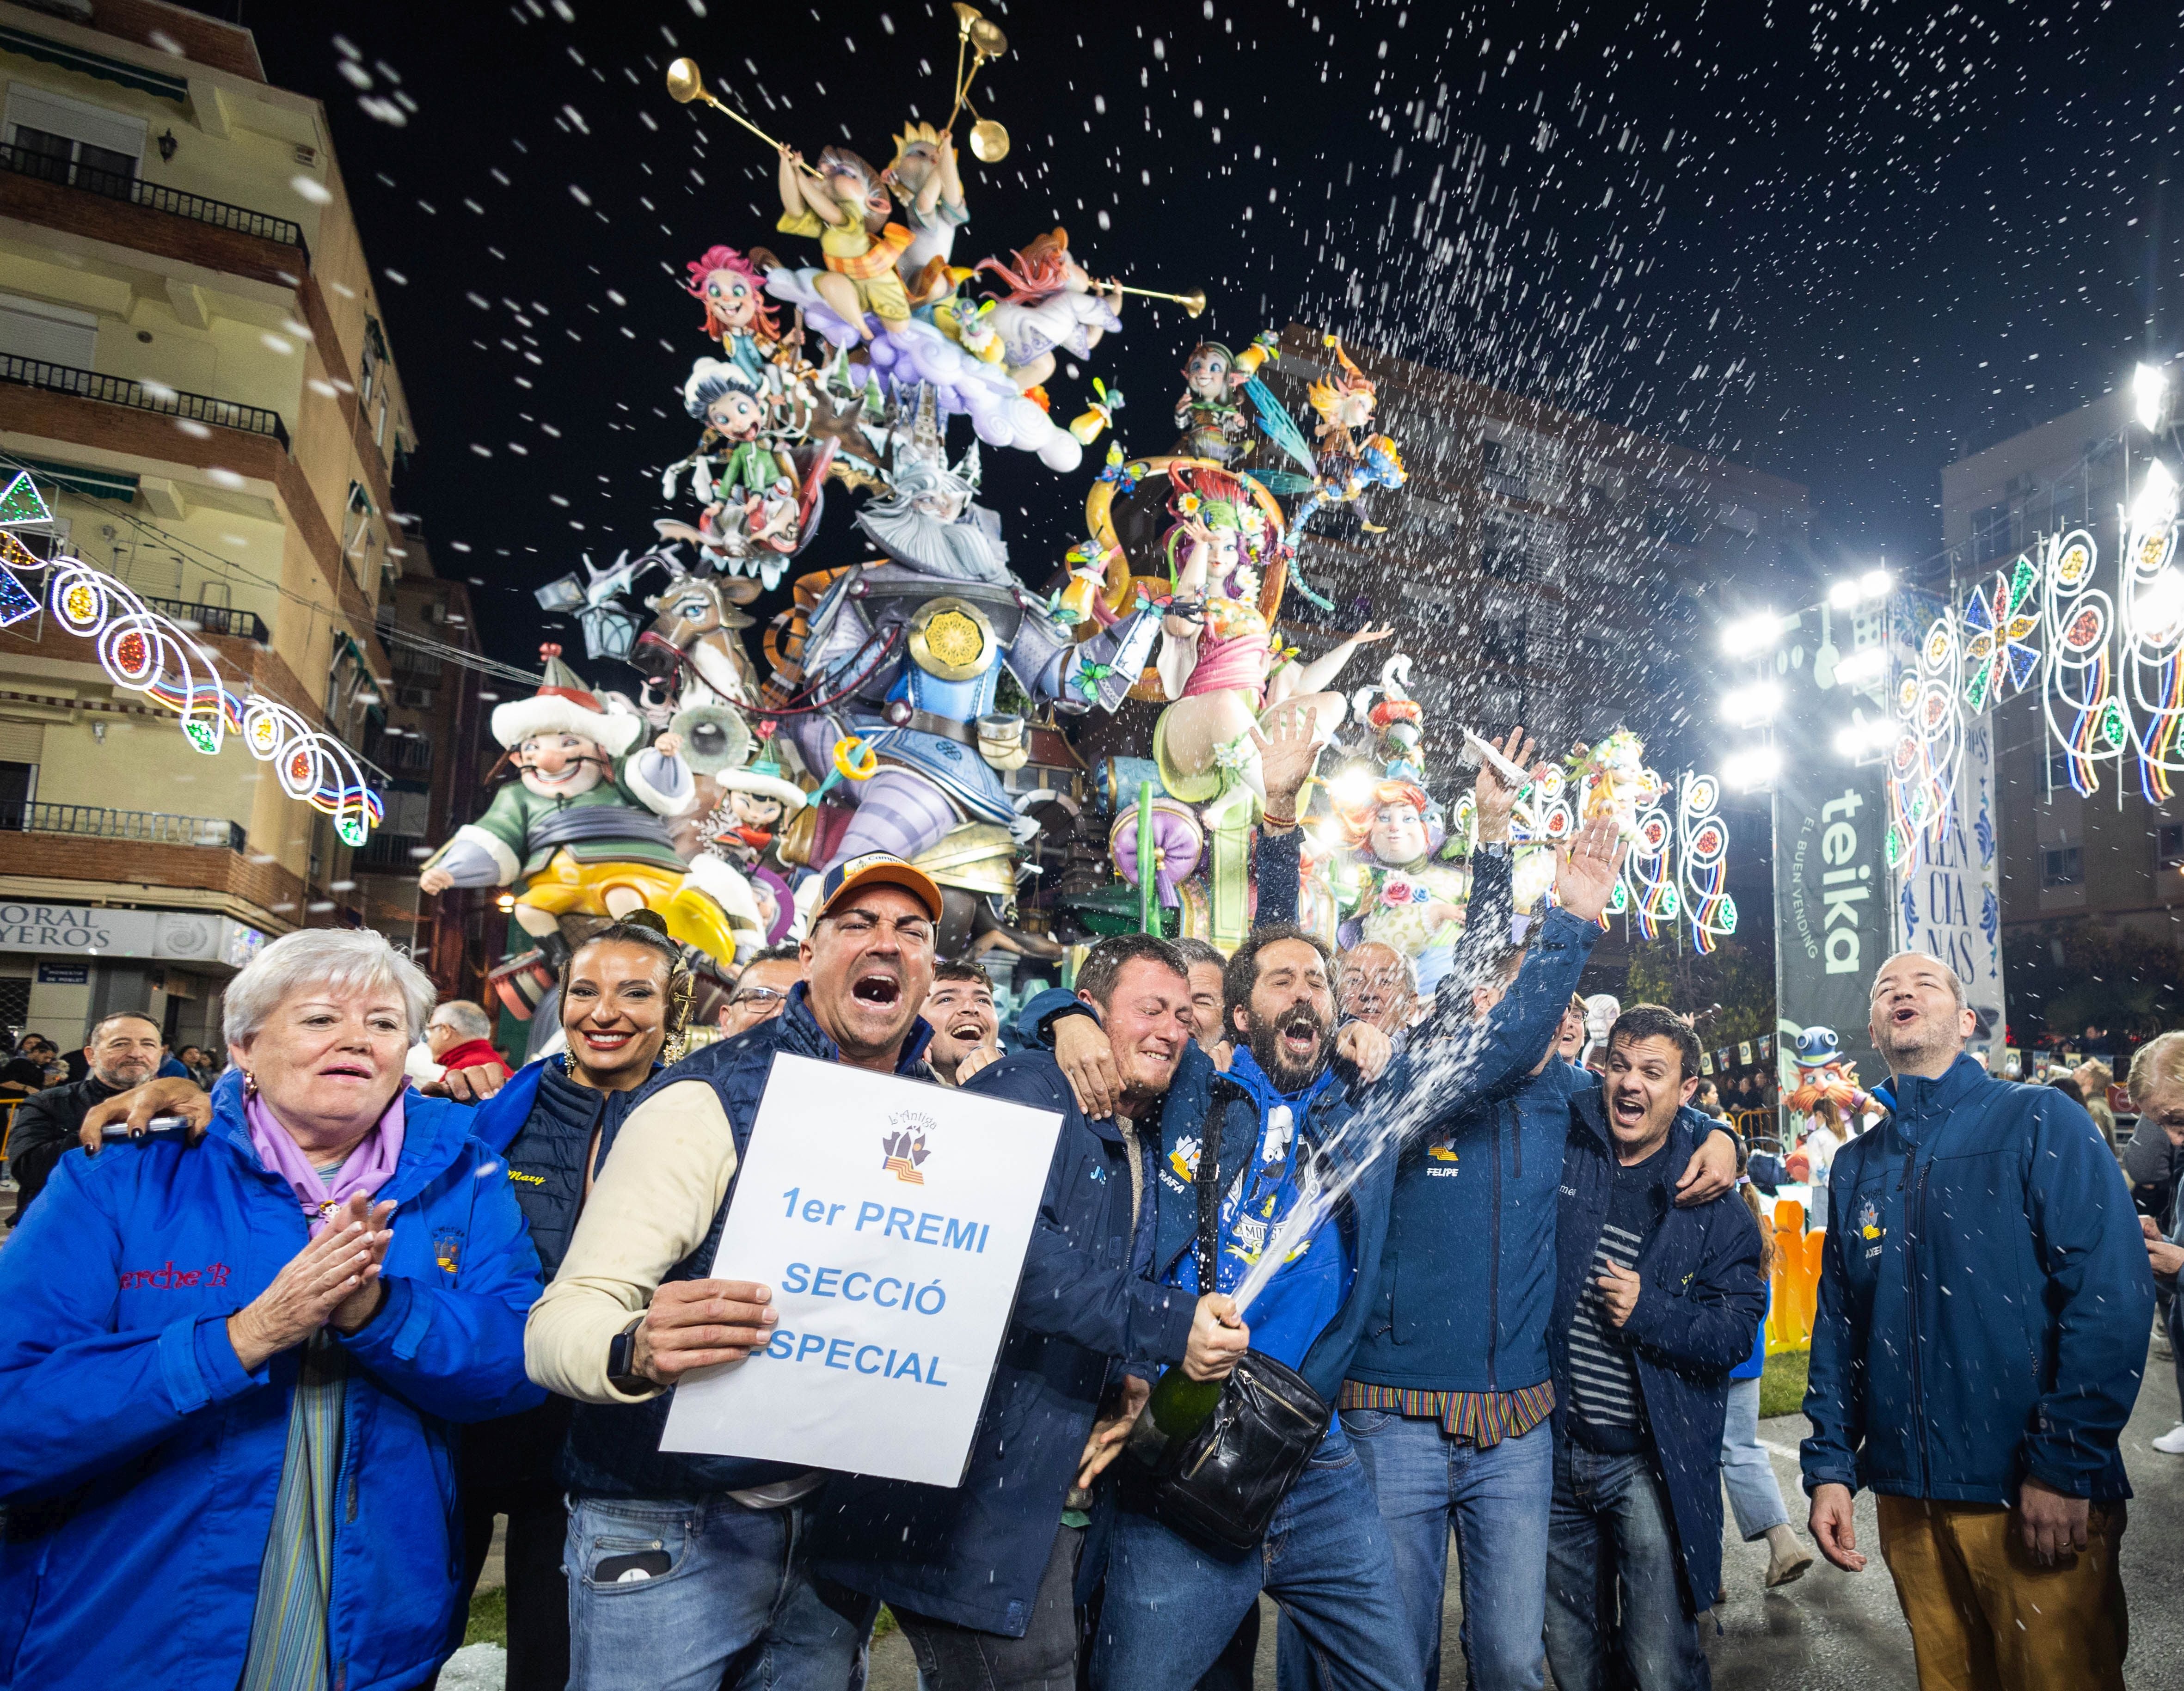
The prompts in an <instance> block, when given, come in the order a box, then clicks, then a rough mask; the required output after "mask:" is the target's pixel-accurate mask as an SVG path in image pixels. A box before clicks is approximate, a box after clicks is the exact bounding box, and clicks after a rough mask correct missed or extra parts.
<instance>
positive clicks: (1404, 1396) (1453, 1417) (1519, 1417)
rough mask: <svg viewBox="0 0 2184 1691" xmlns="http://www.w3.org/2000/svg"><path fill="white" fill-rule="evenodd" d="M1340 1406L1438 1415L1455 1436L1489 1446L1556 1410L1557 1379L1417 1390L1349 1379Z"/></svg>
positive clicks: (1413, 1416) (1409, 1416)
mask: <svg viewBox="0 0 2184 1691" xmlns="http://www.w3.org/2000/svg"><path fill="white" fill-rule="evenodd" d="M1339 1407H1340V1408H1343V1409H1346V1410H1387V1411H1389V1412H1390V1413H1391V1414H1394V1415H1399V1416H1402V1417H1403V1418H1404V1419H1405V1420H1407V1421H1439V1422H1440V1430H1441V1431H1442V1432H1444V1433H1446V1434H1447V1436H1448V1437H1449V1438H1452V1439H1455V1440H1457V1441H1458V1442H1460V1443H1466V1444H1469V1445H1472V1446H1473V1447H1474V1448H1475V1449H1480V1450H1486V1449H1492V1448H1493V1447H1494V1446H1495V1445H1496V1444H1499V1443H1501V1442H1502V1440H1503V1439H1505V1438H1523V1437H1524V1435H1525V1434H1526V1433H1528V1432H1530V1431H1531V1430H1532V1429H1533V1428H1534V1427H1537V1426H1538V1425H1539V1424H1540V1423H1541V1421H1545V1420H1546V1418H1547V1417H1548V1416H1551V1415H1552V1414H1553V1413H1554V1412H1555V1382H1553V1381H1552V1380H1542V1381H1541V1382H1540V1383H1539V1384H1538V1385H1536V1386H1527V1387H1525V1388H1524V1389H1523V1390H1522V1391H1516V1392H1414V1391H1410V1390H1408V1389H1407V1388H1403V1387H1401V1386H1373V1385H1368V1384H1367V1383H1366V1382H1364V1381H1362V1380H1345V1381H1344V1382H1342V1396H1341V1399H1340V1405H1339Z"/></svg>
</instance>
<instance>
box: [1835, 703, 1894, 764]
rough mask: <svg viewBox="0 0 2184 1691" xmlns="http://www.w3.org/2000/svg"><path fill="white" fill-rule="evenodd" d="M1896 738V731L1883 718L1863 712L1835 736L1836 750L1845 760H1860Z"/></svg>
mask: <svg viewBox="0 0 2184 1691" xmlns="http://www.w3.org/2000/svg"><path fill="white" fill-rule="evenodd" d="M1895 736H1896V730H1895V729H1894V727H1893V726H1891V725H1890V723H1889V720H1888V719H1887V718H1886V717H1885V716H1867V715H1864V713H1863V712H1861V713H1859V715H1858V716H1857V717H1856V718H1855V719H1854V720H1853V721H1852V723H1851V725H1850V726H1849V727H1847V728H1846V729H1844V730H1843V731H1841V733H1839V734H1837V735H1836V750H1837V751H1838V752H1840V753H1841V754H1842V755H1843V756H1845V757H1847V758H1853V759H1856V758H1862V757H1864V755H1865V754H1867V753H1868V752H1877V751H1879V750H1880V748H1882V747H1883V746H1885V745H1886V744H1887V743H1889V741H1891V740H1892V739H1893V738H1894V737H1895Z"/></svg>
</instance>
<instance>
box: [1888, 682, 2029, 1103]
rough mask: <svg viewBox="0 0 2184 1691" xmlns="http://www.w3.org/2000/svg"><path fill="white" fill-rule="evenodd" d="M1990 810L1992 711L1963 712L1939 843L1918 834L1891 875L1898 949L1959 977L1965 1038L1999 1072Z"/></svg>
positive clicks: (2000, 1003) (1995, 879) (1998, 926)
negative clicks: (1960, 751) (1971, 1021)
mask: <svg viewBox="0 0 2184 1691" xmlns="http://www.w3.org/2000/svg"><path fill="white" fill-rule="evenodd" d="M1996 829H1997V819H1996V816H1995V814H1994V714H1993V713H1992V711H1982V712H1981V713H1980V714H1979V715H1970V714H1967V715H1966V716H1965V718H1964V756H1963V759H1962V760H1961V761H1960V762H1959V763H1958V765H1957V780H1956V790H1955V791H1954V792H1953V793H1952V794H1951V795H1950V798H1949V827H1948V833H1947V837H1945V838H1944V840H1943V842H1942V844H1941V845H1940V846H1939V847H1936V846H1935V845H1934V844H1933V843H1931V841H1930V840H1928V839H1927V838H1926V837H1925V835H1924V834H1921V835H1920V836H1919V843H1918V848H1917V850H1916V851H1915V852H1914V854H1913V855H1912V857H1911V859H1910V861H1909V862H1908V863H1906V864H1905V865H1903V871H1901V873H1900V874H1899V875H1898V876H1897V882H1896V888H1897V898H1896V943H1897V949H1898V950H1900V951H1923V952H1925V953H1926V954H1928V955H1930V956H1933V957H1938V958H1940V959H1941V960H1942V961H1943V962H1944V963H1947V965H1949V966H1950V967H1951V968H1952V969H1953V970H1955V971H1957V974H1958V977H1959V978H1960V979H1961V980H1962V981H1963V982H1964V991H1965V994H1966V998H1967V1001H1968V1002H1969V1003H1970V1005H1971V1007H1972V1010H1973V1011H1974V1012H1975V1014H1976V1015H1978V1017H1979V1026H1978V1028H1977V1029H1976V1030H1975V1032H1974V1033H1973V1034H1972V1037H1971V1040H1970V1043H1969V1045H1968V1046H1967V1048H1966V1049H1969V1050H1970V1052H1971V1054H1973V1055H1974V1056H1975V1057H1979V1058H1981V1059H1982V1060H1984V1061H1985V1062H1986V1065H1987V1072H1988V1073H1990V1074H1996V1075H1998V1074H2000V1073H2001V1072H2002V1050H2003V1043H2004V1034H2005V1032H2006V1026H2007V1024H2006V1021H2005V1015H2006V1011H2007V1008H2008V1006H2007V1004H2006V1002H2005V999H2004V996H2003V982H2002V888H2001V882H2000V878H1999V877H2000V873H2001V866H2002V865H2001V862H2000V857H2001V854H2000V851H1999V849H1998V848H1999V846H2000V841H1999V840H1998V839H1997V837H1996Z"/></svg>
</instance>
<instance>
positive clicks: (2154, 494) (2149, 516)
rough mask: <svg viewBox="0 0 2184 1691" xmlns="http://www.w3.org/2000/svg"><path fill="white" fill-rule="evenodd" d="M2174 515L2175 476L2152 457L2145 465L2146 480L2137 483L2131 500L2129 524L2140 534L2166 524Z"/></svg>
mask: <svg viewBox="0 0 2184 1691" xmlns="http://www.w3.org/2000/svg"><path fill="white" fill-rule="evenodd" d="M2175 515H2176V477H2175V476H2172V475H2170V473H2169V466H2168V465H2167V464H2164V463H2163V462H2162V461H2161V460H2160V459H2158V458H2157V459H2153V460H2152V461H2151V462H2149V463H2148V464H2147V466H2146V480H2145V481H2142V482H2140V483H2139V484H2138V494H2137V498H2134V499H2132V500H2131V526H2132V527H2133V528H2135V529H2137V531H2139V532H2140V533H2141V534H2145V533H2148V532H2149V531H2152V530H2153V529H2157V528H2163V527H2165V526H2167V525H2168V523H2169V521H2170V519H2171V518H2173V517H2174V516H2175Z"/></svg>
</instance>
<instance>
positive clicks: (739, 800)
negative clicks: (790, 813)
mask: <svg viewBox="0 0 2184 1691" xmlns="http://www.w3.org/2000/svg"><path fill="white" fill-rule="evenodd" d="M727 805H728V814H729V815H732V816H733V817H734V818H735V819H736V822H737V825H738V826H740V827H745V828H755V829H760V830H762V831H764V832H767V833H771V832H773V831H774V830H775V829H777V828H778V827H779V826H781V813H782V811H783V809H785V808H787V807H785V806H784V805H783V804H782V802H781V800H779V799H778V798H774V797H773V796H772V794H771V793H729V794H728V796H727Z"/></svg>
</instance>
